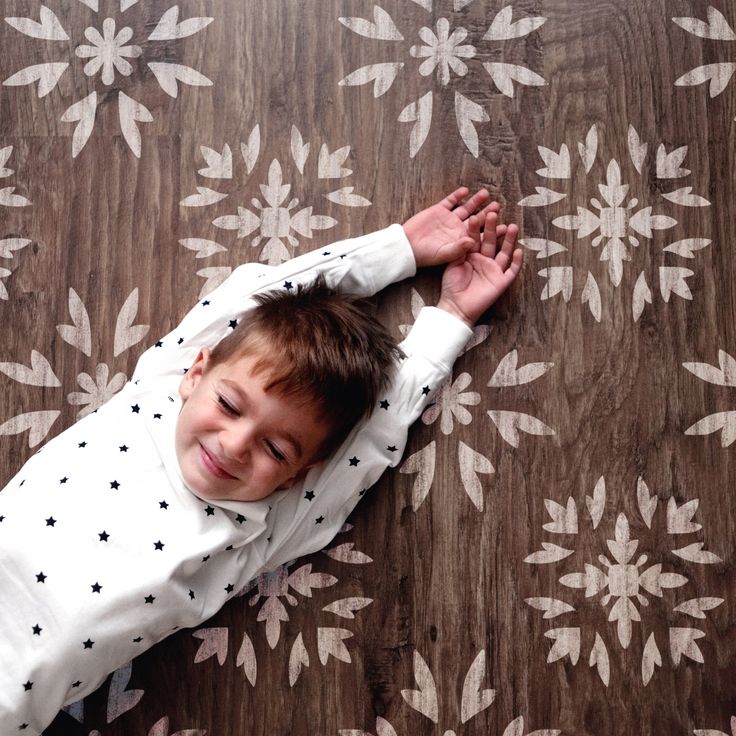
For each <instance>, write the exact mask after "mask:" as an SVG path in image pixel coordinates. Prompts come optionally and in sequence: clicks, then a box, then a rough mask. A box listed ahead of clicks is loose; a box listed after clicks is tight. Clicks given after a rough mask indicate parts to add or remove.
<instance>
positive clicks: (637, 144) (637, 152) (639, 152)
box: [627, 125, 648, 174]
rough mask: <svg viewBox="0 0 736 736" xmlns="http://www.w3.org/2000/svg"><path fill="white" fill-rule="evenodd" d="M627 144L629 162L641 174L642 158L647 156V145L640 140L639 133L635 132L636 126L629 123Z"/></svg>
mask: <svg viewBox="0 0 736 736" xmlns="http://www.w3.org/2000/svg"><path fill="white" fill-rule="evenodd" d="M627 144H628V148H629V156H630V157H631V162H632V163H633V164H634V168H635V169H636V170H637V171H638V172H639V174H641V170H642V167H643V166H644V160H645V159H646V156H647V147H648V146H647V144H646V143H643V142H642V140H641V138H639V134H638V133H637V132H636V128H635V127H634V126H633V125H629V132H628V136H627Z"/></svg>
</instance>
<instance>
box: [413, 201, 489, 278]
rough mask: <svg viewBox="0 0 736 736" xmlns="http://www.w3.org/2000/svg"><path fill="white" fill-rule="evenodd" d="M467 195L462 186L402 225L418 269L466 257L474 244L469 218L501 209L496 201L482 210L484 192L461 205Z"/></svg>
mask: <svg viewBox="0 0 736 736" xmlns="http://www.w3.org/2000/svg"><path fill="white" fill-rule="evenodd" d="M467 193H468V190H467V189H466V188H465V187H461V188H460V189H457V190H455V191H454V192H453V193H452V194H450V195H448V196H447V197H445V198H444V199H443V200H442V201H440V202H437V204H434V205H432V206H431V207H428V208H427V209H425V210H422V211H421V212H418V213H417V214H416V215H414V216H413V217H411V218H409V219H408V220H407V221H406V222H405V223H404V231H405V232H406V236H407V238H408V240H409V243H411V247H412V251H413V252H414V259H415V260H416V263H417V266H418V267H422V266H437V265H439V264H441V263H449V262H450V261H454V260H455V259H456V258H459V257H461V256H463V255H465V253H467V252H468V250H470V249H471V248H472V246H473V244H474V241H473V238H472V237H471V235H469V234H468V223H469V222H470V217H471V215H474V214H478V215H480V216H483V215H484V213H485V212H498V210H499V209H500V205H499V204H498V203H497V202H492V203H491V204H489V205H487V206H486V207H484V208H482V209H481V205H482V204H483V203H484V202H486V201H487V200H488V192H487V191H486V190H485V189H481V190H480V191H478V192H476V193H475V194H474V195H473V196H472V197H470V199H468V201H467V202H465V203H464V204H460V202H461V200H462V199H463V197H465V196H466V194H467Z"/></svg>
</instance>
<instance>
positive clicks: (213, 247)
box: [179, 238, 227, 258]
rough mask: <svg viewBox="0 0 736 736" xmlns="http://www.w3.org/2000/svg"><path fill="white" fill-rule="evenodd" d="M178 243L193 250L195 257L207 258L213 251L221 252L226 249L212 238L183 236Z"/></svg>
mask: <svg viewBox="0 0 736 736" xmlns="http://www.w3.org/2000/svg"><path fill="white" fill-rule="evenodd" d="M179 245H183V246H184V247H185V248H189V250H193V251H194V252H195V253H196V254H197V255H196V258H208V257H209V256H212V255H214V254H215V253H222V252H224V251H226V250H227V248H225V246H223V245H220V244H219V243H217V242H215V241H214V240H205V239H204V238H183V239H182V240H180V241H179Z"/></svg>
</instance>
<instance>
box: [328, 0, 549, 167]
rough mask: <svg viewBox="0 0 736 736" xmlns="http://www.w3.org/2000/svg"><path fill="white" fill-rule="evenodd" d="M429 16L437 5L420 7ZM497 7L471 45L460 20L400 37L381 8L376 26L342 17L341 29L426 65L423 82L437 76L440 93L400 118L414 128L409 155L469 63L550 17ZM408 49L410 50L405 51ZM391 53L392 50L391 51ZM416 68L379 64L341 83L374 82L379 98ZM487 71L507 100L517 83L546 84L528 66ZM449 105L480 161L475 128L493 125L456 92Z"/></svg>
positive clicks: (429, 0)
mask: <svg viewBox="0 0 736 736" xmlns="http://www.w3.org/2000/svg"><path fill="white" fill-rule="evenodd" d="M470 2H473V0H468V1H467V2H455V5H454V10H455V12H456V13H457V12H458V11H460V10H461V9H462V8H463V7H465V6H466V5H468V4H470ZM418 5H420V6H421V7H422V8H424V9H425V10H426V11H427V12H428V13H432V12H433V0H426V1H423V2H420V3H418ZM496 5H497V4H496V3H493V4H492V7H490V8H488V15H489V17H491V16H493V20H492V22H491V24H490V26H489V27H488V29H487V30H486V32H485V34H483V35H482V36H480V37H478V38H475V39H472V40H473V43H466V41H467V40H468V37H469V31H468V30H467V29H466V28H465V27H463V26H462V25H458V24H457V23H458V22H461V18H460V17H458V18H453V19H452V20H451V19H450V18H446V17H441V18H439V19H438V20H437V22H436V23H435V24H434V27H433V28H430V27H428V26H422V27H421V28H419V29H418V30H417V29H414V28H413V29H411V31H409V30H406V31H405V34H402V32H401V30H400V29H399V28H398V27H397V25H396V23H395V22H394V20H393V18H392V17H391V15H390V14H389V13H388V12H386V10H384V9H383V8H382V7H380V6H379V5H375V6H374V7H373V21H369V20H366V19H364V18H339V19H338V20H339V21H340V23H342V25H343V26H345V27H346V28H348V29H349V30H350V31H352V32H353V33H356V34H358V35H359V36H363V37H365V38H369V39H374V40H378V41H385V42H388V43H390V44H391V45H392V46H396V45H397V44H398V45H401V47H402V53H403V55H404V56H405V57H407V58H408V59H420V60H422V61H421V63H420V64H419V66H418V68H417V72H418V74H419V76H420V77H432V76H434V77H436V86H437V87H439V89H438V90H436V91H435V89H430V90H429V91H427V92H425V93H424V94H422V95H421V96H420V97H419V98H417V99H416V100H412V101H410V102H409V104H407V105H406V107H404V109H403V110H402V111H401V113H400V114H399V118H398V120H399V122H402V123H413V125H412V128H411V133H410V136H409V156H410V157H411V158H414V156H416V154H417V153H418V152H419V150H420V149H421V147H422V146H423V145H424V142H425V140H426V139H427V135H428V134H429V130H430V128H431V125H432V114H433V110H434V107H435V104H436V102H437V99H439V100H440V101H441V100H442V99H444V98H445V97H446V96H447V88H448V87H449V85H450V83H451V82H452V81H453V80H454V78H455V77H464V76H466V75H467V74H468V73H470V72H471V67H470V66H469V65H468V63H466V62H470V61H471V60H472V59H474V58H475V57H476V56H477V55H478V56H484V57H487V55H488V49H489V48H491V49H499V43H501V42H504V41H508V40H511V39H518V38H524V37H526V36H528V35H529V34H530V33H532V32H533V31H535V30H537V29H538V28H539V27H541V26H542V25H543V24H544V23H545V21H546V18H542V17H539V16H534V17H521V18H519V19H518V20H512V18H513V17H514V9H513V7H512V6H511V5H508V6H506V7H504V8H502V9H500V10H498V11H497V12H495V11H494V7H495V6H496ZM415 34H416V35H418V36H419V40H420V41H421V43H413V44H411V46H408V44H409V43H411V41H410V40H407V39H409V38H410V37H411V38H415ZM407 46H408V48H407ZM387 51H388V49H387ZM413 66H414V63H413V62H410V61H407V62H404V61H399V62H391V61H388V62H379V63H374V64H369V65H367V66H363V67H360V68H359V69H356V70H355V71H353V72H351V73H350V74H348V75H347V76H346V77H344V78H343V79H341V80H340V82H339V85H340V86H355V85H363V84H368V83H370V82H373V96H374V97H381V96H382V95H384V94H386V92H388V90H389V89H390V88H391V86H392V85H393V83H394V81H395V80H396V78H397V77H398V75H399V72H401V71H402V69H404V68H407V67H413ZM481 66H482V67H483V68H484V69H485V71H486V72H487V73H488V74H489V75H490V77H491V79H492V80H493V83H494V85H495V86H496V88H497V89H498V91H499V92H501V93H502V94H504V95H506V96H507V97H513V96H514V91H515V89H516V88H515V86H514V85H515V83H516V84H521V85H531V86H541V85H545V84H546V82H545V80H544V79H543V78H542V77H541V76H540V75H539V74H537V73H536V72H533V71H532V70H531V69H528V68H527V67H525V66H520V65H518V64H509V63H506V62H490V61H487V62H483V63H482V64H481V63H480V62H478V63H477V64H476V65H475V66H474V67H473V68H475V67H478V68H480V67H481ZM451 100H452V102H453V104H454V108H455V117H456V120H457V127H458V131H459V132H460V136H461V138H462V139H463V142H464V143H465V145H466V147H467V149H468V150H469V151H470V153H471V154H472V155H473V156H475V157H476V158H477V157H478V155H479V141H478V132H477V130H476V125H479V124H481V123H487V122H488V121H489V120H490V117H489V115H488V113H487V112H486V111H485V110H484V109H483V108H482V107H481V105H479V104H478V103H477V102H475V101H473V100H471V99H469V98H468V97H465V96H464V95H462V94H461V93H460V92H458V91H457V90H455V93H454V95H453V96H452V97H451Z"/></svg>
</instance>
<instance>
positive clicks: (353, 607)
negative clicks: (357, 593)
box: [322, 597, 373, 619]
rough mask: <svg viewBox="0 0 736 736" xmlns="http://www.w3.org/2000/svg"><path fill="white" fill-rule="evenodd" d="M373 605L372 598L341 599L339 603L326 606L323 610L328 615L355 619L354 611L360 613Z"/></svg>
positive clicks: (335, 602)
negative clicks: (362, 609)
mask: <svg viewBox="0 0 736 736" xmlns="http://www.w3.org/2000/svg"><path fill="white" fill-rule="evenodd" d="M371 603H373V599H372V598H357V597H354V598H341V599H340V600H339V601H334V602H333V603H330V604H329V605H328V606H325V607H324V608H323V609H322V610H323V611H327V612H328V613H334V614H335V615H336V616H340V617H342V618H349V619H353V618H355V614H354V613H353V611H360V609H361V608H365V607H366V606H369V605H370V604H371Z"/></svg>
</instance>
